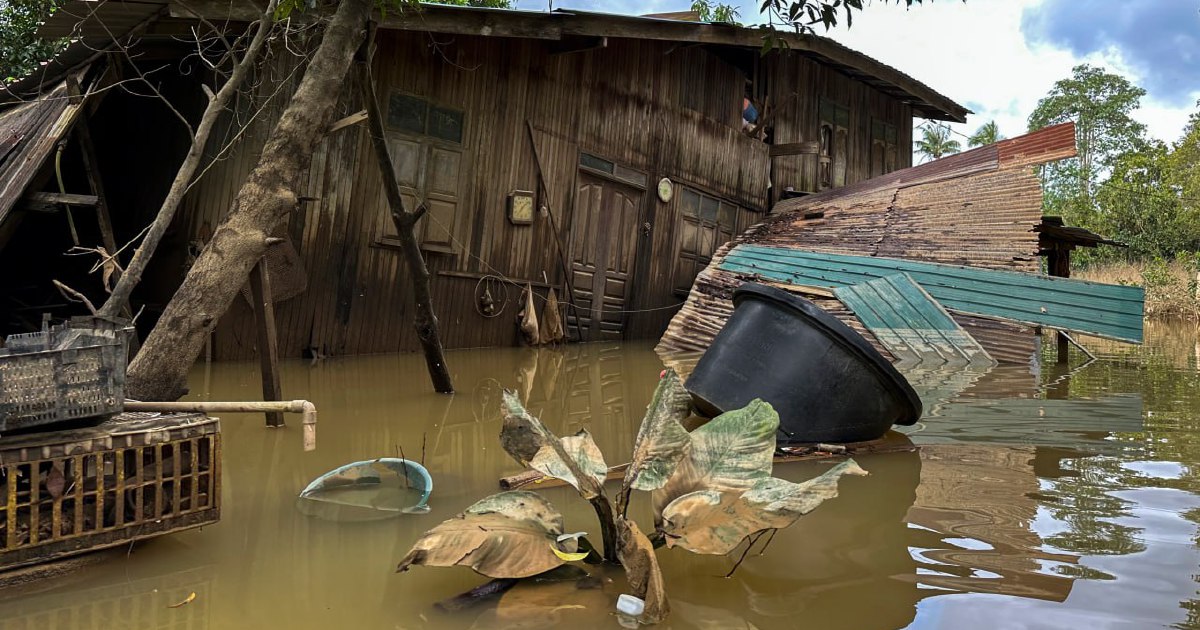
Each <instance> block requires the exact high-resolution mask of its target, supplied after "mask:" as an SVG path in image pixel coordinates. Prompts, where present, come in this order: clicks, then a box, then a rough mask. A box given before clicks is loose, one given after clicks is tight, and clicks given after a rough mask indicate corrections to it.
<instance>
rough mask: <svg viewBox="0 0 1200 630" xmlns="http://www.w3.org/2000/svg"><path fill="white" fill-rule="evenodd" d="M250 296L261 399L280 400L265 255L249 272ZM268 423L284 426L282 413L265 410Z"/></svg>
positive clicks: (276, 350) (275, 337) (276, 343)
mask: <svg viewBox="0 0 1200 630" xmlns="http://www.w3.org/2000/svg"><path fill="white" fill-rule="evenodd" d="M250 296H251V298H252V299H253V300H254V320H255V328H257V330H258V364H259V369H260V371H261V372H262V385H263V400H266V401H273V400H283V389H282V387H281V386H280V384H279V341H278V337H277V335H276V332H275V301H274V298H273V297H272V296H271V274H270V272H269V271H267V265H266V258H263V259H261V260H259V261H258V264H257V265H255V266H254V270H253V271H251V272H250ZM265 415H266V417H267V426H269V427H281V426H283V413H281V412H279V411H268V412H266V414H265Z"/></svg>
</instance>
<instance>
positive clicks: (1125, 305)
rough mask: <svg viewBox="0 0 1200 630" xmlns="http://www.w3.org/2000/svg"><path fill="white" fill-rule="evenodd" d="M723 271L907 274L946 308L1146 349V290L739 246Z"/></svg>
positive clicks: (801, 280)
mask: <svg viewBox="0 0 1200 630" xmlns="http://www.w3.org/2000/svg"><path fill="white" fill-rule="evenodd" d="M720 268H721V269H723V270H726V271H731V272H734V273H743V274H758V275H760V276H762V277H764V278H769V279H772V280H776V281H779V282H787V283H790V284H799V285H808V286H816V287H826V288H831V289H837V288H839V287H844V286H849V285H854V284H860V283H863V282H869V281H871V280H874V279H876V278H882V277H884V276H889V275H894V274H896V273H906V274H908V275H909V276H910V277H911V278H912V280H914V281H915V282H917V283H918V284H919V285H920V286H921V287H922V288H924V290H925V291H926V292H928V293H929V295H930V296H932V297H933V299H935V300H937V301H938V302H939V303H941V305H942V306H944V307H945V308H948V309H953V310H956V311H962V312H964V313H973V314H976V315H983V316H988V317H999V318H1003V319H1009V320H1013V321H1018V322H1023V323H1026V324H1032V325H1036V326H1047V327H1050V328H1058V329H1062V330H1069V331H1074V332H1080V333H1084V334H1089V335H1096V336H1099V337H1107V338H1111V339H1117V340H1119V341H1129V342H1133V343H1141V341H1142V314H1143V310H1142V309H1143V300H1144V297H1145V293H1144V292H1143V290H1142V289H1141V287H1132V286H1121V285H1112V284H1100V283H1097V282H1086V281H1083V280H1072V279H1067V278H1054V277H1050V276H1041V275H1035V274H1026V273H1018V272H1014V271H998V270H994V269H980V268H976V267H962V266H958V265H944V264H938V263H928V262H918V261H913V260H901V259H896V258H880V257H869V256H849V255H845V254H828V253H817V252H811V251H807V250H799V249H787V248H780V247H765V246H762V245H739V246H737V247H735V248H734V249H733V251H731V252H730V253H729V255H728V256H727V257H726V258H725V260H724V261H722V262H721V265H720Z"/></svg>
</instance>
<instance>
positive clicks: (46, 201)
mask: <svg viewBox="0 0 1200 630" xmlns="http://www.w3.org/2000/svg"><path fill="white" fill-rule="evenodd" d="M98 202H99V199H98V198H97V197H96V195H75V194H71V193H48V192H36V193H29V194H28V195H25V196H24V197H22V198H21V203H20V205H19V206H18V207H19V208H20V209H22V210H26V211H29V212H58V211H59V210H61V209H62V206H63V205H64V204H66V205H68V206H88V207H95V206H96V204H97V203H98Z"/></svg>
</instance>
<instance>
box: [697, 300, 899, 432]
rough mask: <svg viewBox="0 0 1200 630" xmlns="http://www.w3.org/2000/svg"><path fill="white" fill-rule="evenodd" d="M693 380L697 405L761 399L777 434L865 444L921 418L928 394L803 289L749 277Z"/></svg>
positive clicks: (738, 404) (730, 405)
mask: <svg viewBox="0 0 1200 630" xmlns="http://www.w3.org/2000/svg"><path fill="white" fill-rule="evenodd" d="M733 304H734V311H733V314H732V315H730V317H729V320H728V321H727V322H726V323H725V327H724V328H722V329H721V332H720V333H718V334H717V336H716V338H715V339H713V342H712V345H711V346H710V347H709V349H708V351H707V352H705V353H704V356H703V357H701V358H700V362H699V363H697V364H696V369H695V370H694V371H693V372H692V375H691V376H690V377H689V378H688V380H687V384H686V387H687V389H688V391H689V392H691V394H692V400H693V401H694V402H695V405H696V407H697V409H698V410H699V411H700V412H701V413H703V414H705V415H708V416H710V417H711V416H716V415H719V414H721V413H723V412H725V411H728V410H730V409H740V408H742V407H744V406H746V404H748V403H749V402H750V401H751V400H754V399H755V398H761V399H763V400H765V401H767V402H769V403H771V406H773V407H774V408H775V411H777V412H778V413H779V430H780V435H779V441H780V442H785V443H793V444H795V443H808V442H864V441H867V440H874V439H877V438H879V437H882V436H883V434H884V433H886V432H887V430H888V429H889V428H890V427H891V426H892V425H893V424H900V425H911V424H913V423H915V422H916V421H917V420H918V419H919V418H920V417H921V399H920V398H918V397H917V393H916V392H915V391H913V389H912V386H910V385H909V384H908V381H906V380H905V379H904V377H903V376H901V375H900V373H899V372H897V371H896V368H894V367H892V364H891V363H889V362H888V361H887V359H884V358H883V356H881V355H880V354H879V352H877V351H876V350H875V349H874V348H873V347H871V344H870V343H869V342H868V341H867V340H866V339H864V338H863V337H862V335H860V334H858V333H857V332H854V330H853V329H851V328H850V327H849V326H846V325H845V324H843V323H842V322H841V321H839V320H838V319H837V318H836V317H834V316H833V315H830V314H829V313H826V312H825V311H823V310H822V309H821V308H820V307H818V306H816V305H815V304H813V303H812V302H809V301H808V300H805V299H803V298H801V297H797V296H795V295H792V294H790V293H788V292H786V291H781V290H779V289H775V288H772V287H767V286H763V285H760V284H754V283H749V284H745V285H743V286H742V287H741V288H739V289H737V290H736V291H734V293H733Z"/></svg>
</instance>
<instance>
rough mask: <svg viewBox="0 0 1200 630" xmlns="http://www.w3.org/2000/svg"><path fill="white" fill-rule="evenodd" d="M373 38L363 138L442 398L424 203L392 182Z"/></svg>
mask: <svg viewBox="0 0 1200 630" xmlns="http://www.w3.org/2000/svg"><path fill="white" fill-rule="evenodd" d="M374 38H375V24H374V23H373V22H372V23H369V24H368V26H367V39H366V42H364V44H363V46H362V47H361V48H360V52H359V59H358V62H359V83H360V84H361V85H360V86H359V87H360V89H361V93H362V99H363V104H364V106H365V107H366V110H367V131H368V133H367V135H369V136H370V138H371V146H372V148H374V150H375V161H376V162H377V164H378V166H379V175H380V177H381V179H382V180H383V191H384V193H386V195H387V200H388V208H389V209H390V210H391V213H392V223H393V224H394V225H395V226H396V234H397V236H398V237H399V238H400V249H401V251H402V252H403V253H404V259H405V263H407V266H408V274H409V276H410V277H411V279H412V292H413V328H414V329H415V331H416V333H417V341H418V342H419V343H420V344H421V350H422V351H423V352H424V353H425V366H426V367H427V368H428V370H429V380H430V381H431V382H432V383H433V389H434V391H437V392H438V393H442V394H453V393H454V383H453V381H452V380H451V378H450V369H449V368H447V367H446V354H445V352H444V350H443V349H442V337H441V333H440V332H439V331H438V320H437V316H436V315H435V314H434V312H433V295H432V294H431V292H430V289H429V279H430V276H429V268H428V267H426V266H425V256H424V254H422V253H421V247H420V244H419V243H418V242H417V236H416V233H415V228H416V224H417V221H419V220H421V217H422V216H424V215H425V212H426V207H425V204H424V203H421V204H419V205H418V206H417V207H416V208H414V209H412V210H408V209H406V208H405V207H404V198H403V197H402V196H401V195H400V182H399V181H397V179H396V171H395V169H394V168H393V167H392V157H391V154H390V153H388V147H387V140H386V138H385V137H384V125H383V112H382V110H380V108H379V100H378V98H377V97H376V96H375V80H374V79H373V78H372V77H371V58H370V55H371V49H372V45H373V43H374Z"/></svg>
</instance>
